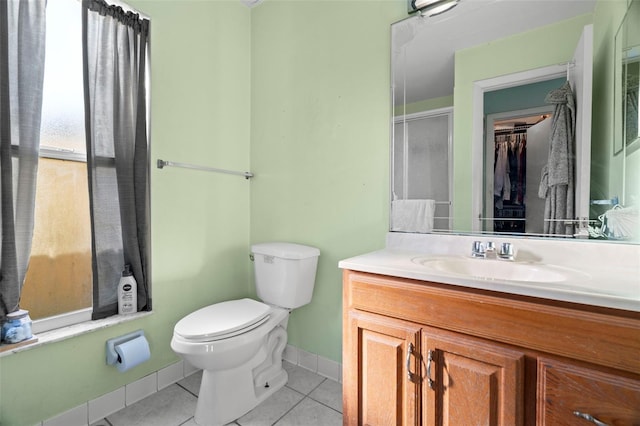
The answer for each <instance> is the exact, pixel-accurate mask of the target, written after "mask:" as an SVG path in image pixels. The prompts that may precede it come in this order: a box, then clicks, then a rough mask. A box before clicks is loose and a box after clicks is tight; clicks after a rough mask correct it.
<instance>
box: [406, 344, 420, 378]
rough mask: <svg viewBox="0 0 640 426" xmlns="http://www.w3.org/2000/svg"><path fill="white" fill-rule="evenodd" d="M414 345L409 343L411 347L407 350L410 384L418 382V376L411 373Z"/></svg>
mask: <svg viewBox="0 0 640 426" xmlns="http://www.w3.org/2000/svg"><path fill="white" fill-rule="evenodd" d="M413 349H414V347H413V343H409V347H408V348H407V378H408V379H409V381H410V382H414V383H415V382H417V381H418V378H419V377H418V375H417V374H414V373H412V372H411V355H412V354H413Z"/></svg>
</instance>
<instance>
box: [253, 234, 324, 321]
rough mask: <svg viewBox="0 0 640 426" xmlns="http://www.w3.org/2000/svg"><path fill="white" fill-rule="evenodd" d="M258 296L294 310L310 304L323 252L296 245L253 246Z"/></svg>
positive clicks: (266, 244) (275, 243) (268, 301)
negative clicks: (319, 259) (319, 260)
mask: <svg viewBox="0 0 640 426" xmlns="http://www.w3.org/2000/svg"><path fill="white" fill-rule="evenodd" d="M251 253H252V254H253V267H254V271H255V279H256V290H257V292H258V297H259V298H260V299H261V300H262V301H263V302H266V303H269V304H272V305H276V306H280V307H282V308H289V309H294V308H298V307H300V306H303V305H306V304H307V303H309V302H311V297H312V296H313V286H314V285H315V282H316V267H317V266H318V256H320V250H318V249H317V248H315V247H309V246H304V245H300V244H293V243H280V242H274V243H262V244H254V245H252V246H251Z"/></svg>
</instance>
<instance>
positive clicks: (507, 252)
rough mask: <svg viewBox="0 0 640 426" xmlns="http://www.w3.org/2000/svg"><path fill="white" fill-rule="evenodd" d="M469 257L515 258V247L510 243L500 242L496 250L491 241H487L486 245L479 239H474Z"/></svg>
mask: <svg viewBox="0 0 640 426" xmlns="http://www.w3.org/2000/svg"><path fill="white" fill-rule="evenodd" d="M471 257H475V258H480V259H501V260H515V249H514V247H513V244H511V243H502V244H500V249H499V250H496V245H495V243H494V242H493V241H488V242H487V243H486V245H485V244H482V242H481V241H474V242H473V246H472V248H471Z"/></svg>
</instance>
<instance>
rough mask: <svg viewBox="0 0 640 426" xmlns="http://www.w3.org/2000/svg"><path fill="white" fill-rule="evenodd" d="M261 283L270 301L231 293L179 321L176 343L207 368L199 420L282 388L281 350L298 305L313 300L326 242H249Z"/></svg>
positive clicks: (216, 419)
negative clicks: (319, 246)
mask: <svg viewBox="0 0 640 426" xmlns="http://www.w3.org/2000/svg"><path fill="white" fill-rule="evenodd" d="M251 253H252V256H253V260H254V271H255V279H256V290H257V293H258V297H259V298H260V299H261V300H262V301H264V303H261V302H258V301H255V300H252V299H239V300H230V301H227V302H221V303H216V304H214V305H210V306H207V307H204V308H202V309H199V310H197V311H195V312H193V313H191V314H189V315H187V316H186V317H184V318H183V319H181V320H180V321H178V323H177V324H176V326H175V328H174V330H173V338H172V339H171V349H173V350H174V352H176V353H177V354H178V355H180V356H181V357H182V358H184V359H185V360H186V361H188V362H189V363H191V364H192V365H193V366H195V367H198V368H201V369H202V370H203V374H202V383H201V385H200V395H199V397H198V404H197V407H196V414H195V421H196V423H197V424H199V425H206V426H217V425H224V424H227V423H230V422H232V421H234V420H236V419H238V418H239V417H241V416H242V415H244V414H245V413H247V412H249V411H250V410H251V409H253V408H255V407H256V406H257V405H258V404H260V403H261V402H262V401H264V400H265V399H266V398H267V397H269V396H270V395H272V394H273V393H274V392H276V391H277V390H279V389H280V388H282V386H284V384H285V383H286V382H287V372H286V371H285V370H284V369H283V368H282V352H283V351H284V348H285V346H286V344H287V331H286V330H287V321H288V319H289V313H290V312H291V310H292V309H294V308H298V307H300V306H303V305H306V304H307V303H309V302H310V301H311V296H312V295H313V287H314V284H315V278H316V267H317V264H318V256H320V250H318V249H317V248H314V247H308V246H303V245H299V244H292V243H278V242H276V243H264V244H255V245H253V246H251Z"/></svg>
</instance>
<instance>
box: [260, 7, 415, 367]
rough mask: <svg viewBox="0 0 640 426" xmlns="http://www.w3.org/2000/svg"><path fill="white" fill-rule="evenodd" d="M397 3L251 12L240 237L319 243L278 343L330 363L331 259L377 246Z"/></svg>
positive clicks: (336, 287) (337, 300)
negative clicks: (247, 213) (311, 278)
mask: <svg viewBox="0 0 640 426" xmlns="http://www.w3.org/2000/svg"><path fill="white" fill-rule="evenodd" d="M404 17H406V5H405V4H404V3H403V2H401V1H371V2H367V3H366V4H365V3H362V2H357V1H348V0H344V1H286V0H285V1H278V0H267V1H266V2H264V3H263V4H261V5H260V6H258V7H256V8H255V9H254V10H253V12H252V52H253V54H252V71H253V72H252V88H253V90H252V99H251V105H252V111H251V115H252V125H251V167H252V169H253V171H254V172H255V173H256V175H257V177H256V179H254V180H253V181H252V183H251V184H252V189H251V240H252V242H262V241H269V240H274V239H276V240H285V241H292V242H296V243H301V244H308V245H312V246H315V247H318V248H319V249H320V252H321V255H320V259H319V264H318V274H317V278H316V286H315V290H314V294H313V301H312V302H311V304H309V305H307V306H304V307H302V308H300V309H297V310H295V311H294V312H293V314H292V316H291V321H290V322H289V342H290V343H291V344H292V345H294V346H297V347H300V348H302V349H305V350H307V351H310V352H313V353H317V354H319V355H321V356H324V357H326V358H329V359H333V360H336V361H340V360H341V339H342V330H341V327H342V318H341V315H342V311H341V309H342V303H341V300H342V284H341V282H342V276H341V271H340V270H339V269H338V267H337V264H338V261H339V260H340V259H343V258H346V257H350V256H353V255H356V254H361V253H363V252H367V251H371V250H376V249H380V248H382V247H384V243H385V234H386V231H387V230H388V223H389V222H388V210H389V206H388V203H389V201H388V200H389V117H390V115H391V110H390V99H389V82H390V78H391V77H390V65H389V58H390V54H389V52H390V39H391V34H390V25H391V23H393V22H394V21H397V20H399V19H402V18H404Z"/></svg>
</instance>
